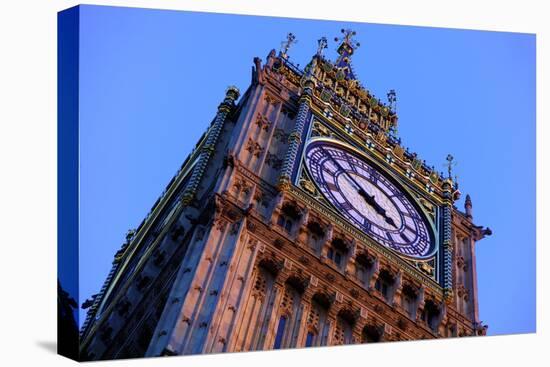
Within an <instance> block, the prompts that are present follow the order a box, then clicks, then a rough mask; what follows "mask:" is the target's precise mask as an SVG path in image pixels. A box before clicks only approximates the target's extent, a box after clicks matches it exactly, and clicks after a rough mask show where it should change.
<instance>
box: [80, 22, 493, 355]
mask: <svg viewBox="0 0 550 367" xmlns="http://www.w3.org/2000/svg"><path fill="white" fill-rule="evenodd" d="M353 35H354V33H353V32H351V31H344V30H343V37H342V39H341V40H340V44H339V47H338V54H339V57H338V59H337V60H336V61H330V60H328V59H327V58H325V57H324V55H323V51H324V49H325V48H326V47H327V42H326V39H324V38H322V39H320V40H319V47H318V50H317V52H316V54H315V55H314V56H313V57H312V59H311V61H310V63H309V64H308V65H307V66H306V67H305V68H304V69H303V70H301V69H299V68H298V67H296V66H295V65H293V64H292V63H291V62H290V61H289V59H288V56H287V53H288V50H289V46H290V45H291V43H292V41H293V36H292V35H290V36H289V39H288V42H287V44H286V47H284V48H283V50H282V51H281V52H279V53H276V52H275V51H274V50H273V51H271V52H270V53H269V55H268V57H267V60H266V62H265V64H264V65H262V61H261V60H260V59H259V58H255V59H254V66H253V72H252V82H251V85H250V86H249V88H248V89H247V90H246V92H245V93H244V94H243V96H242V97H240V96H239V94H240V93H239V91H238V90H237V88H235V87H230V88H228V90H227V92H226V95H225V99H224V100H223V101H222V102H221V104H220V106H219V108H218V111H217V113H216V115H215V117H214V119H213V120H212V122H211V124H210V126H209V127H208V129H207V131H206V132H205V134H204V135H203V137H202V138H201V139H200V141H199V142H198V143H197V145H196V147H195V149H194V151H193V152H192V153H191V154H190V156H189V157H188V158H187V159H186V160H185V162H184V163H183V165H182V166H181V169H180V170H179V172H178V173H177V174H176V176H175V177H174V178H173V179H172V180H171V181H170V182H169V183H168V185H167V186H166V189H165V191H164V193H163V195H162V196H161V197H160V198H159V199H158V200H157V202H156V203H155V205H154V206H153V208H152V209H151V211H150V213H149V214H148V215H147V217H146V218H145V219H144V221H143V222H142V224H141V225H140V226H139V228H137V229H136V230H132V231H130V232H129V233H128V235H127V241H126V243H125V244H124V245H123V246H122V248H121V249H120V250H119V251H118V252H117V253H116V254H115V258H114V261H113V268H112V271H111V273H110V274H109V276H108V278H107V280H106V281H105V284H104V286H103V288H102V289H101V291H100V292H99V293H98V294H97V295H95V296H94V297H92V299H90V300H88V301H87V302H86V303H85V306H86V307H88V308H89V310H88V317H87V319H86V321H85V323H84V325H83V327H82V330H81V358H82V359H86V360H95V359H112V358H127V357H140V356H161V355H184V354H198V353H219V352H237V351H251V350H268V349H278V348H299V347H309V346H321V345H340V344H351V343H371V342H378V341H398V340H414V339H431V338H442V337H456V336H470V335H484V334H485V330H486V326H483V325H482V324H481V322H480V320H479V317H478V306H477V304H478V296H477V287H476V261H475V244H476V242H477V241H478V240H480V239H482V238H483V237H484V236H486V235H488V234H490V230H489V229H486V228H482V227H479V226H476V225H475V224H474V223H473V215H472V202H471V200H470V198H469V196H468V197H467V198H466V205H465V211H464V212H462V211H460V210H458V209H457V208H456V207H455V206H454V204H453V203H454V201H455V200H456V199H458V197H459V194H460V193H459V191H458V185H457V184H456V183H455V182H453V180H452V179H451V178H450V174H449V177H443V175H442V174H440V173H438V172H435V171H433V170H432V169H431V168H430V167H428V166H427V165H426V163H425V162H423V161H421V160H420V159H419V158H418V157H417V156H416V154H414V153H411V152H409V150H408V149H405V148H404V147H403V146H402V145H401V142H400V139H399V138H397V136H396V126H397V115H396V113H395V111H394V105H393V103H394V102H395V94H394V93H390V94H388V97H389V104H388V105H386V104H384V103H382V102H381V101H379V100H377V99H376V98H375V97H374V96H373V95H372V94H371V93H370V92H369V91H367V90H366V89H364V88H363V87H362V86H361V84H360V83H359V81H357V80H356V78H355V75H354V72H353V68H352V65H351V58H352V55H353V53H354V51H355V50H356V48H357V46H358V44H357V43H355V42H354V40H353ZM239 97H240V99H239ZM313 142H315V144H317V145H315V146H316V147H317V146H318V147H320V148H318V149H320V151H319V152H320V153H319V154H321V153H323V152H325V150H327V149H332V148H334V147H335V148H334V149H335V150H334V151H337V150H338V149H340V150H341V151H346V152H349V157H352V158H353V159H358V160H359V161H361V162H366V163H365V167H370V168H368V170H372V172H374V171H376V172H377V173H376V174H377V175H378V177H382V178H383V179H382V178H381V180H382V182H388V183H387V187H393V188H396V190H398V192H399V196H400V197H402V198H403V205H404V206H408V207H409V210H410V211H411V213H417V214H406V213H405V214H399V213H400V212H396V214H391V213H392V210H393V209H392V208H398V207H400V204H399V203H398V202H397V201H395V204H392V202H393V201H392V200H393V199H387V200H386V199H384V198H382V197H381V196H380V194H376V195H375V194H374V193H373V192H374V191H371V192H370V194H369V193H366V191H368V190H366V189H365V190H363V189H362V188H357V186H363V185H366V184H367V181H361V182H363V183H360V184H359V183H357V182H358V181H360V180H359V177H360V175H359V173H352V172H355V170H356V167H353V164H351V163H350V166H351V167H347V171H346V169H342V170H341V171H340V172H339V173H335V174H333V176H330V175H329V174H328V173H323V174H325V176H327V175H329V176H330V177H340V178H335V179H334V180H335V181H334V182H333V183H332V184H331V183H330V182H329V183H327V184H326V186H323V185H324V184H323V182H321V181H320V180H319V179H316V178H315V173H314V169H313V168H312V167H314V164H315V162H314V161H313V158H312V159H311V160H309V158H308V154H309V153H308V152H312V153H311V154H312V156H313V155H314V154H316V153H315V152H314V151H313V150H312V149H310V148H311V147H312V146H313ZM319 142H320V143H319ZM330 144H332V145H330ZM346 154H348V153H346ZM331 159H332V160H334V163H331V162H329V163H326V166H325V168H326V167H333V168H334V167H335V166H338V167H336V168H342V167H341V165H340V164H339V163H338V162H337V161H336V159H339V158H331ZM350 159H351V158H350ZM329 160H330V159H329ZM312 162H313V163H312ZM336 168H335V169H336ZM366 169H367V168H366ZM352 170H353V171H352ZM321 171H322V170H321ZM373 174H374V173H373ZM327 177H328V176H327ZM347 181H348V183H347V184H346V185H348V186H349V185H351V186H350V187H356V189H357V192H358V193H359V194H358V196H357V197H358V199H357V200H359V201H360V202H361V203H360V206H361V207H362V208H364V210H366V211H367V212H369V211H370V212H372V213H370V214H369V213H366V214H365V215H367V214H368V215H372V216H375V217H376V219H373V220H376V221H381V222H380V223H381V224H380V226H381V228H386V227H388V228H390V229H391V230H394V229H395V228H397V227H398V226H399V224H396V222H399V223H401V221H402V223H401V224H402V226H403V227H407V225H406V223H409V222H406V218H405V216H407V215H410V218H413V219H414V220H418V221H419V224H417V225H415V226H416V228H424V229H423V230H418V233H416V232H415V234H413V236H416V237H418V238H420V239H422V241H424V242H425V244H426V245H425V249H424V250H417V249H418V248H421V245H420V243H421V242H418V241H420V240H418V241H417V242H415V243H416V245H415V246H413V245H410V246H409V245H408V244H407V243H409V242H407V243H406V244H403V245H402V246H401V245H398V243H400V242H399V241H405V240H407V241H411V242H410V243H412V240H410V237H411V233H412V232H407V230H406V229H405V230H404V231H403V232H402V233H398V231H397V230H395V231H394V232H395V233H394V234H392V233H393V232H392V233H390V232H391V231H389V230H388V233H389V234H388V235H387V237H388V238H387V239H385V240H380V239H378V238H377V236H376V233H378V232H376V231H374V230H373V232H372V233H373V234H371V232H368V231H366V230H362V227H360V226H358V225H357V224H356V223H353V221H351V220H350V217H349V216H348V212H346V209H345V208H344V204H345V203H343V204H342V206H339V205H338V204H337V203H336V204H335V203H334V201H331V199H330V197H331V196H330V195H331V194H330V193H327V192H326V190H325V189H326V188H327V187H329V188H330V187H334V186H338V185H340V186H343V185H344V184H345V182H347ZM337 184H338V185H337ZM369 185H370V184H369ZM384 187H386V186H384ZM334 190H336V189H334ZM342 190H343V189H342ZM372 190H375V189H372ZM342 192H343V191H342ZM352 194H353V195H355V193H354V192H353V193H352ZM352 194H350V195H352ZM335 195H337V194H335ZM396 195H397V194H396ZM341 196H343V197H345V196H346V194H342V195H341ZM384 200H385V201H384ZM383 202H385V204H383ZM407 203H408V204H407ZM354 205H355V204H353V202H352V204H349V203H348V204H346V206H347V210H349V213H357V212H359V209H353V206H354ZM354 210H356V211H355V212H354ZM373 218H374V217H373ZM400 218H401V219H400ZM420 222H422V223H420ZM387 223H389V224H387ZM411 223H412V222H411ZM390 224H391V226H390ZM365 225H368V228H371V224H370V223H365ZM384 226H386V227H384ZM394 227H395V228H394ZM410 227H413V225H412V224H410ZM377 231H378V230H377ZM394 235H395V236H394ZM380 236H381V235H380ZM392 236H394V237H395V238H397V237H399V238H401V239H395V238H394V237H392ZM392 238H393V239H394V240H393V242H392ZM396 246H401V247H396ZM396 249H397V250H396ZM399 249H402V250H399ZM407 251H408V252H407ZM415 251H420V252H418V253H416V252H415Z"/></svg>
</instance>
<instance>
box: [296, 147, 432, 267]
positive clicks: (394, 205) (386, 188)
mask: <svg viewBox="0 0 550 367" xmlns="http://www.w3.org/2000/svg"><path fill="white" fill-rule="evenodd" d="M305 162H306V167H307V169H308V171H309V173H310V175H311V177H312V178H313V180H314V181H315V183H316V185H317V186H318V187H319V190H320V191H321V193H322V194H323V195H324V196H325V197H326V199H327V200H328V201H329V202H330V203H331V204H332V205H333V206H334V207H335V208H336V209H337V210H338V211H339V212H340V213H341V214H342V215H343V216H344V217H345V218H346V219H348V220H349V221H350V222H352V223H353V224H354V225H355V226H356V227H358V228H359V229H361V230H362V231H364V232H366V233H367V234H368V235H369V236H371V237H373V238H374V239H375V240H376V241H377V242H379V243H381V244H383V245H384V246H386V247H389V248H391V249H393V250H395V251H398V252H400V253H401V254H403V255H406V256H409V257H413V258H426V257H429V256H431V255H432V254H433V252H434V242H433V240H432V236H431V235H430V231H429V230H428V226H427V225H426V222H425V219H424V216H423V215H422V214H421V213H420V211H419V210H417V208H416V207H415V205H414V204H413V203H412V201H411V200H410V199H409V198H408V196H407V195H406V194H405V192H404V191H403V190H402V189H400V188H399V187H398V186H397V185H395V184H394V183H393V182H392V181H391V180H390V179H388V178H387V176H385V175H384V174H382V173H381V171H379V170H377V169H376V168H375V166H374V165H372V164H370V163H368V161H367V160H366V159H365V158H364V157H363V156H362V155H361V154H359V153H357V152H355V151H354V150H352V149H348V148H346V147H345V146H343V145H341V144H338V143H335V142H331V141H326V140H317V141H313V142H311V143H310V144H309V145H308V146H307V148H306V153H305Z"/></svg>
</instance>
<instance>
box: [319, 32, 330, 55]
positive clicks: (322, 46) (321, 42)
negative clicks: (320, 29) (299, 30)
mask: <svg viewBox="0 0 550 367" xmlns="http://www.w3.org/2000/svg"><path fill="white" fill-rule="evenodd" d="M317 45H318V47H317V55H318V56H322V55H323V51H324V50H325V49H326V48H327V47H328V42H327V38H326V37H321V38H319V40H317Z"/></svg>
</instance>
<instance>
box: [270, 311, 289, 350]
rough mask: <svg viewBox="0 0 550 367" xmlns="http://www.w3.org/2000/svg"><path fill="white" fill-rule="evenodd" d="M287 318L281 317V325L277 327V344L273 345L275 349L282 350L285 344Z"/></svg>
mask: <svg viewBox="0 0 550 367" xmlns="http://www.w3.org/2000/svg"><path fill="white" fill-rule="evenodd" d="M286 319H287V317H286V316H284V315H283V316H281V317H280V318H279V324H278V325H277V334H275V344H274V345H273V349H281V346H282V344H283V336H284V334H285V327H286Z"/></svg>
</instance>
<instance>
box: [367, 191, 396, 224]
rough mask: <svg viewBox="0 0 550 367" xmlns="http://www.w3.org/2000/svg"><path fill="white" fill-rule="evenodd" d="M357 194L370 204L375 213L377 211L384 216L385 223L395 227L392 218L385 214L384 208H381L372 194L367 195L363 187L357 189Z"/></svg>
mask: <svg viewBox="0 0 550 367" xmlns="http://www.w3.org/2000/svg"><path fill="white" fill-rule="evenodd" d="M359 195H361V196H362V197H363V199H365V201H366V202H367V204H369V205H370V206H372V207H373V208H374V210H375V211H376V213H378V214H379V215H381V216H382V217H383V218H384V220H385V221H386V223H388V224H390V225H392V226H393V227H395V228H397V226H396V225H395V222H394V220H393V219H392V218H391V217H389V216H388V215H387V214H386V210H385V209H384V208H382V206H381V205H380V204H378V202H377V201H376V198H375V197H374V195H369V194H368V193H366V192H365V191H364V190H363V189H361V190H359Z"/></svg>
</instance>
